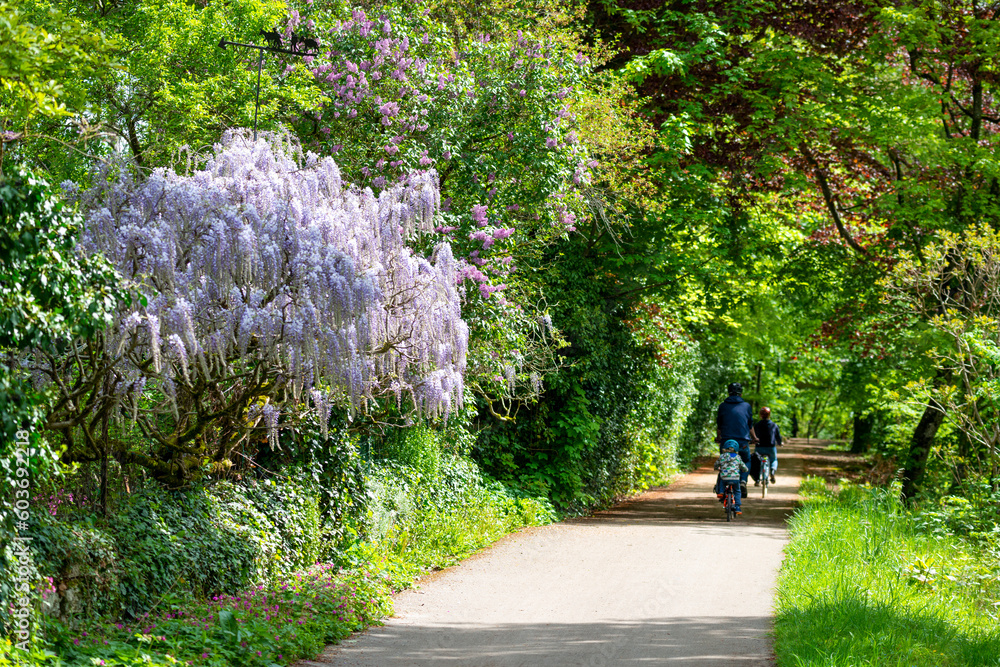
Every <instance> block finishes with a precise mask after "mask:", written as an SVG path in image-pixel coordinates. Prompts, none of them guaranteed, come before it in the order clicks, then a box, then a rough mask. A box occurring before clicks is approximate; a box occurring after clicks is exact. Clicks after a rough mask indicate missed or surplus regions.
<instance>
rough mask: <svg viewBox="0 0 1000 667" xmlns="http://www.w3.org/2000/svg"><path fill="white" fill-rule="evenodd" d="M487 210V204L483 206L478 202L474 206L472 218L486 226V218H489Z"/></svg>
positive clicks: (481, 225) (480, 224)
mask: <svg viewBox="0 0 1000 667" xmlns="http://www.w3.org/2000/svg"><path fill="white" fill-rule="evenodd" d="M486 211H487V207H486V206H481V205H479V204H476V205H475V206H473V207H472V220H473V221H474V222H475V223H476V224H478V225H479V226H480V227H485V226H486V220H487V219H486Z"/></svg>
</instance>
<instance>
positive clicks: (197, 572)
mask: <svg viewBox="0 0 1000 667" xmlns="http://www.w3.org/2000/svg"><path fill="white" fill-rule="evenodd" d="M36 514H37V519H36V520H35V521H34V522H33V524H32V526H31V529H30V534H31V536H32V547H33V550H34V555H35V558H36V565H37V567H38V569H39V573H40V575H41V576H42V577H44V578H48V579H51V582H52V586H53V587H54V588H55V590H54V591H53V592H51V593H50V594H48V595H47V597H46V604H47V605H49V609H47V611H48V612H49V613H50V614H52V615H55V616H59V617H62V618H71V617H79V616H90V617H93V616H112V617H127V618H135V617H137V616H139V615H141V614H143V613H146V612H147V611H148V610H149V609H150V608H152V607H153V606H154V605H155V604H156V603H157V601H159V600H160V599H162V598H163V597H164V596H165V595H168V594H169V595H173V596H175V597H183V596H185V595H187V596H191V597H209V596H212V595H217V594H220V593H224V592H233V591H237V590H240V589H242V588H244V587H247V586H251V585H261V584H270V583H272V582H273V581H274V580H275V579H276V577H277V576H278V575H280V574H281V573H283V572H289V571H293V570H295V569H298V568H302V567H304V566H306V565H309V564H311V563H315V562H316V561H317V560H318V559H319V557H320V555H321V553H322V551H323V542H322V540H321V535H322V530H321V528H322V526H321V520H320V512H319V504H318V498H317V494H316V493H315V491H312V490H310V489H309V488H308V486H307V485H306V482H305V478H303V477H302V476H297V477H291V478H287V479H283V480H281V482H280V483H278V482H275V481H273V480H247V481H244V482H241V483H233V482H228V481H224V482H220V483H217V484H214V485H211V486H198V487H195V488H191V489H188V490H185V491H183V492H171V491H166V490H163V489H161V488H158V487H156V486H152V487H150V488H148V489H146V490H144V491H142V492H141V493H137V494H135V495H133V496H131V497H130V498H129V500H128V504H127V505H126V506H125V507H124V509H123V511H120V512H119V513H117V514H115V515H112V516H111V517H109V518H108V519H107V520H99V519H98V518H97V517H96V516H95V515H76V516H71V517H69V518H57V517H54V516H50V515H49V514H47V513H36Z"/></svg>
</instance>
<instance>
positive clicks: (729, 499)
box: [726, 491, 736, 521]
mask: <svg viewBox="0 0 1000 667" xmlns="http://www.w3.org/2000/svg"><path fill="white" fill-rule="evenodd" d="M735 502H736V500H735V499H734V498H733V492H732V491H727V492H726V521H732V520H733V515H734V514H735V513H736V510H734V509H733V505H734V504H735Z"/></svg>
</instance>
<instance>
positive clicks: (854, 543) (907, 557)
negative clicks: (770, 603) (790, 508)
mask: <svg viewBox="0 0 1000 667" xmlns="http://www.w3.org/2000/svg"><path fill="white" fill-rule="evenodd" d="M803 495H804V496H805V498H806V500H805V502H804V504H803V506H802V508H801V509H800V510H799V511H798V512H796V514H795V515H794V516H793V517H792V519H791V521H790V529H791V542H790V544H789V546H788V547H787V549H786V555H785V560H784V563H783V565H782V571H781V574H780V577H779V581H778V589H777V596H776V598H777V599H776V610H777V617H776V620H775V651H776V653H777V656H778V665H779V667H804V666H807V665H808V666H812V665H816V666H819V665H822V666H824V667H855V666H858V667H860V666H861V665H866V666H867V665H877V666H887V667H888V666H893V667H895V666H898V667H904V666H905V667H922V666H924V665H926V666H928V667H930V666H933V667H950V666H955V667H958V666H965V665H1000V629H998V623H997V610H998V605H997V600H998V599H1000V568H998V562H1000V559H998V557H997V550H996V547H995V545H994V546H991V545H990V543H983V542H974V541H970V540H966V539H963V538H962V537H960V536H957V535H948V534H940V533H937V534H934V533H930V532H927V531H925V530H924V529H923V528H922V527H921V526H922V525H923V523H924V522H921V520H920V517H919V516H918V515H916V514H915V513H914V512H911V511H909V510H907V509H905V508H904V507H903V506H902V505H901V504H900V503H899V502H898V501H897V500H896V499H895V497H894V495H893V494H892V493H891V492H888V491H886V490H879V489H865V488H860V487H856V486H845V487H843V488H842V489H841V490H840V491H839V492H831V491H828V490H827V488H826V485H825V483H824V482H823V481H822V480H819V479H816V478H811V479H807V480H806V481H805V482H804V483H803Z"/></svg>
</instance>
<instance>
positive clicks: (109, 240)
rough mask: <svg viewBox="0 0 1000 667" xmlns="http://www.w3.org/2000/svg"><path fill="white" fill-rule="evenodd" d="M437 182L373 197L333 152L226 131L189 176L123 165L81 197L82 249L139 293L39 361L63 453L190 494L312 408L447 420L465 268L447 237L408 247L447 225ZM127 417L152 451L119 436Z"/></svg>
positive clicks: (458, 370) (457, 374)
mask: <svg viewBox="0 0 1000 667" xmlns="http://www.w3.org/2000/svg"><path fill="white" fill-rule="evenodd" d="M436 178H437V177H436V174H435V173H434V172H433V171H425V172H420V173H415V174H412V175H411V176H409V177H408V178H405V179H400V181H399V182H398V183H397V184H396V185H395V186H394V187H391V188H386V189H384V190H383V191H382V192H381V193H380V194H379V195H377V196H376V195H375V194H373V193H372V192H371V190H368V189H365V190H361V189H358V188H356V187H352V186H350V185H348V184H346V183H344V182H343V181H342V180H341V175H340V171H339V169H338V167H337V165H336V163H335V162H334V161H333V159H331V158H322V159H321V158H318V157H316V156H315V155H313V154H308V155H304V156H303V155H302V154H301V152H300V151H298V149H296V148H295V146H293V145H291V144H289V143H288V142H287V140H284V139H282V138H281V137H280V136H277V135H272V136H268V137H267V138H266V139H261V140H258V141H256V142H254V141H252V140H250V139H249V138H248V136H247V135H246V134H245V133H242V132H230V133H227V135H226V136H225V137H224V138H223V140H222V143H221V144H220V145H217V146H216V147H215V151H214V153H213V155H212V156H211V157H210V158H209V159H208V161H207V164H205V166H204V168H202V169H199V170H196V171H194V172H193V173H191V174H190V175H180V174H177V173H174V172H172V171H170V170H165V169H160V170H157V171H155V172H154V173H153V174H152V176H151V177H149V178H148V179H145V180H142V181H139V180H136V179H134V178H132V177H131V176H130V175H128V172H127V171H124V170H123V171H122V172H121V174H120V175H119V176H118V177H117V178H114V179H103V180H101V179H99V184H98V185H97V186H95V187H94V188H93V189H92V190H90V191H88V192H83V193H79V199H80V201H81V203H82V205H83V207H84V209H85V210H86V211H87V225H86V233H85V238H84V245H85V246H86V248H87V249H88V250H89V251H92V252H101V253H103V254H104V255H105V256H106V257H107V258H108V259H109V260H110V261H111V263H112V264H113V265H114V266H115V267H116V268H117V269H118V271H119V272H120V273H121V274H122V275H123V276H124V277H125V279H126V280H127V281H129V285H128V286H129V288H130V289H131V290H132V291H133V293H134V295H135V296H134V298H133V299H132V300H131V304H130V305H123V306H122V307H121V308H120V309H119V311H118V313H117V316H116V318H115V322H114V324H113V325H112V326H111V327H109V328H108V329H107V330H106V331H104V332H102V333H101V334H99V335H98V336H96V337H94V338H92V339H89V340H85V339H80V340H78V341H77V342H76V343H75V345H74V346H73V348H72V349H71V350H70V353H68V354H66V355H62V356H58V357H56V356H52V355H43V356H41V357H39V358H38V359H37V362H38V363H37V364H36V367H35V371H36V372H37V373H38V374H39V376H40V377H41V378H43V381H44V382H47V383H51V384H53V385H54V386H56V387H57V389H58V393H59V399H58V401H57V403H56V405H55V408H54V409H53V410H52V412H51V414H50V417H49V424H48V426H49V428H50V429H53V430H56V431H59V432H61V433H62V435H63V438H64V441H65V444H66V446H67V448H66V458H67V459H69V460H77V461H85V460H100V459H103V458H106V457H107V455H108V454H109V453H110V454H111V455H113V456H115V457H116V458H118V459H119V460H120V461H121V462H122V463H136V464H139V465H141V466H143V467H145V468H146V469H147V470H149V472H150V473H151V474H152V475H153V476H154V477H156V478H158V479H159V480H161V481H163V482H165V483H167V484H169V485H174V486H176V485H181V484H184V483H185V482H186V481H188V480H190V479H192V478H193V477H196V476H197V475H198V474H199V473H200V471H202V470H203V469H205V467H206V466H209V465H210V466H212V467H213V468H214V469H216V470H219V469H223V468H225V467H228V465H229V464H230V461H229V458H230V456H231V455H232V453H233V451H234V449H235V448H236V447H237V446H239V445H240V444H241V443H244V442H245V441H246V440H247V439H248V438H250V437H252V436H253V434H254V433H255V431H256V432H260V433H263V432H266V433H267V434H268V438H269V440H270V442H271V445H272V446H275V445H276V444H277V430H278V428H279V427H280V426H281V425H282V424H287V423H294V420H295V419H296V418H300V417H303V416H305V415H306V414H307V413H309V412H313V413H314V414H315V413H318V416H319V420H318V421H319V423H320V424H321V425H325V424H326V423H327V421H328V418H329V414H330V410H331V408H332V407H334V406H343V407H346V408H347V409H348V410H349V411H351V412H357V411H363V410H365V409H368V408H370V407H371V404H372V402H373V401H380V400H381V401H386V400H391V401H393V402H395V403H397V404H398V405H399V406H400V407H401V409H403V410H412V411H414V412H416V413H418V414H426V415H431V416H444V417H447V415H448V414H449V412H451V411H452V410H453V409H455V408H456V407H459V406H460V405H461V403H462V395H463V372H464V370H465V365H466V361H465V357H466V346H467V340H468V330H467V327H466V324H465V322H464V321H463V320H462V318H461V313H460V305H459V295H458V292H457V290H456V286H455V274H456V271H457V267H456V264H455V261H454V260H453V258H452V254H451V248H450V247H449V245H448V244H447V243H439V244H437V245H436V246H435V247H434V249H433V254H432V255H431V257H430V258H429V259H428V258H424V257H422V256H420V255H419V254H417V253H415V252H413V251H412V250H411V249H410V248H409V247H408V246H407V244H406V238H407V237H409V236H412V235H414V234H417V233H420V232H428V231H432V230H433V228H434V225H435V214H436V211H437V209H438V197H439V195H438V186H437V183H436ZM116 422H119V423H134V425H135V427H137V428H138V429H140V430H141V432H142V433H143V435H144V436H145V437H146V438H147V439H149V440H151V441H153V442H155V443H156V446H155V448H154V449H153V450H152V451H139V450H136V449H135V448H128V447H126V446H125V445H124V444H122V443H116V442H115V439H114V438H113V437H110V438H109V425H113V424H114V423H116ZM109 448H110V450H111V451H110V452H109V451H108V450H109Z"/></svg>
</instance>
